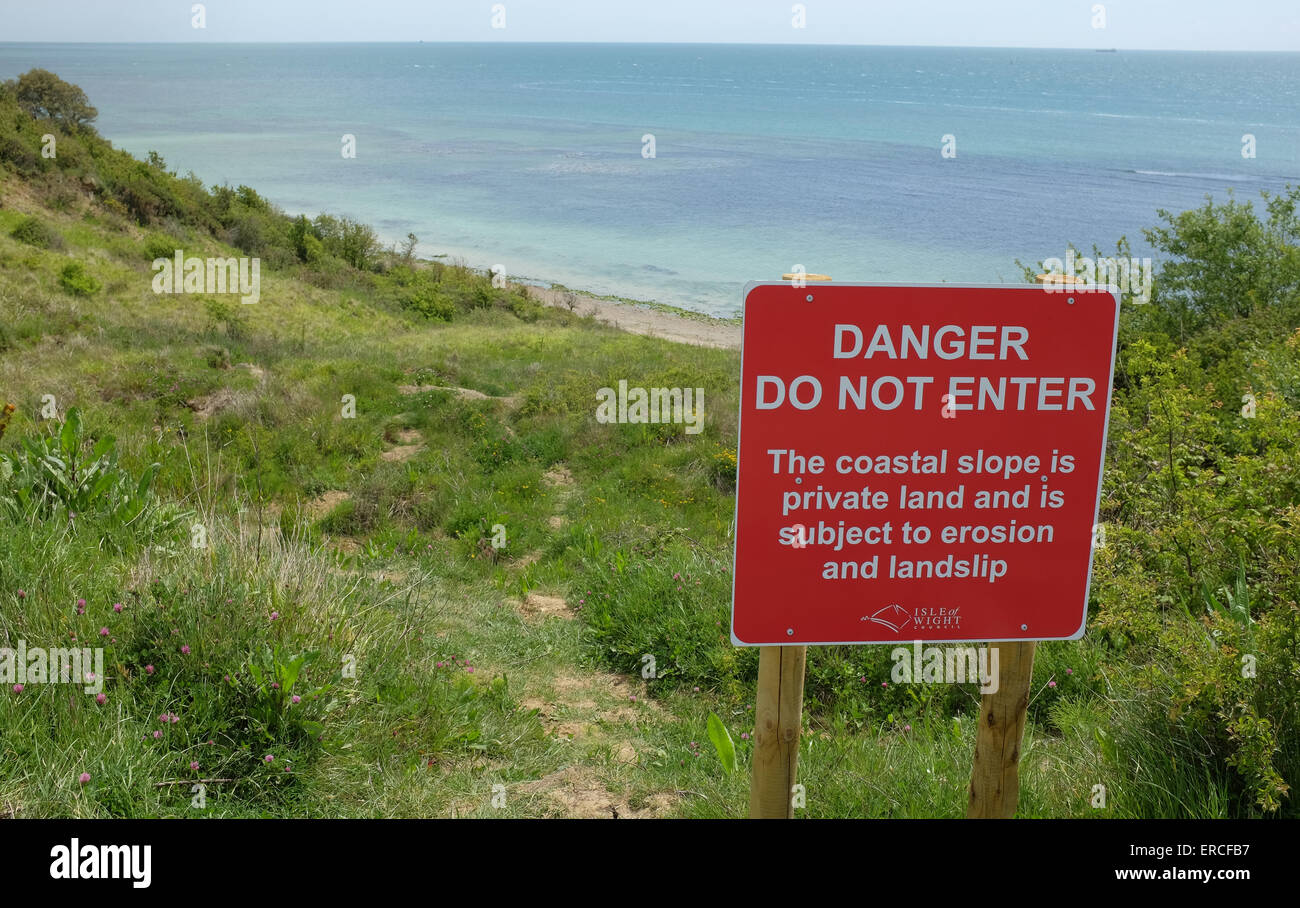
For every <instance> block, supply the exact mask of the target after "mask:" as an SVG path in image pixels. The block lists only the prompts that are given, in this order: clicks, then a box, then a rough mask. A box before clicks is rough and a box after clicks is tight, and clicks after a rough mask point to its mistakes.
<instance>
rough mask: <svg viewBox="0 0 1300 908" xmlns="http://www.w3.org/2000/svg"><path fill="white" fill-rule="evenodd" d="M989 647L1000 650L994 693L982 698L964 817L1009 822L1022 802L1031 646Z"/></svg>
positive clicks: (1031, 673)
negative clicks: (1022, 755) (973, 762)
mask: <svg viewBox="0 0 1300 908" xmlns="http://www.w3.org/2000/svg"><path fill="white" fill-rule="evenodd" d="M989 645H990V646H996V647H997V649H998V689H997V690H996V691H995V692H993V693H991V694H985V695H984V696H983V697H981V698H980V721H979V728H978V729H977V730H976V733H975V765H974V767H973V768H972V770H971V776H970V803H969V804H968V806H967V808H966V816H967V817H969V818H971V819H1010V818H1011V817H1013V816H1015V814H1016V802H1017V801H1018V800H1019V799H1020V742H1021V739H1022V738H1023V737H1024V733H1025V713H1026V710H1027V709H1028V708H1029V684H1030V680H1031V679H1032V677H1033V674H1034V646H1035V643H1034V641H1032V640H1031V641H1028V642H1025V643H1018V642H1011V643H997V644H989Z"/></svg>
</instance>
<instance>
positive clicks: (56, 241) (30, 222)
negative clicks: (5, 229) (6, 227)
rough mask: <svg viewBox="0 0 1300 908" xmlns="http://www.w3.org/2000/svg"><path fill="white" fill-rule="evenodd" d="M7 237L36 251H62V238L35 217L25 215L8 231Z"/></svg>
mask: <svg viewBox="0 0 1300 908" xmlns="http://www.w3.org/2000/svg"><path fill="white" fill-rule="evenodd" d="M9 235H10V236H11V237H13V238H14V239H16V240H17V241H18V242H20V243H26V244H27V245H28V246H35V247H37V248H38V249H62V248H63V237H61V236H60V235H59V234H58V233H57V232H56V231H55V230H54V228H52V227H49V226H47V225H46V224H45V223H44V222H43V221H41V220H40V219H39V218H37V217H36V216H35V215H30V214H29V215H27V216H26V217H24V218H23V219H22V220H21V221H19V222H18V223H17V225H15V227H14V229H13V230H11V231H9Z"/></svg>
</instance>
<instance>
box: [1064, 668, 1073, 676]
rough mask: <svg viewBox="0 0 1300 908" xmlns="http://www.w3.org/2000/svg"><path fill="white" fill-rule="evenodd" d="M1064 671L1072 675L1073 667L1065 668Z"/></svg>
mask: <svg viewBox="0 0 1300 908" xmlns="http://www.w3.org/2000/svg"><path fill="white" fill-rule="evenodd" d="M1065 673H1066V674H1067V675H1073V674H1074V669H1072V668H1067V669H1066V670H1065Z"/></svg>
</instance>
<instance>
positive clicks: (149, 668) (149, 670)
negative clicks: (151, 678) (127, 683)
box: [144, 665, 153, 675]
mask: <svg viewBox="0 0 1300 908" xmlns="http://www.w3.org/2000/svg"><path fill="white" fill-rule="evenodd" d="M144 673H145V674H146V675H152V674H153V666H152V665H146V666H145V667H144Z"/></svg>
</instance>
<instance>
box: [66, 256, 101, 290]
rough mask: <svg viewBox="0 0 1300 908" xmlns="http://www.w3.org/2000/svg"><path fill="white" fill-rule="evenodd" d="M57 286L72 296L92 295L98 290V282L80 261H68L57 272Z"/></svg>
mask: <svg viewBox="0 0 1300 908" xmlns="http://www.w3.org/2000/svg"><path fill="white" fill-rule="evenodd" d="M59 286H61V287H62V288H63V289H64V290H66V291H68V292H69V293H71V294H72V295H73V296H92V295H93V294H95V293H98V292H99V288H100V283H99V281H97V280H95V278H94V276H93V275H91V274H88V273H87V272H86V266H85V265H83V264H81V262H69V263H68V264H66V265H64V266H63V270H62V271H60V272H59Z"/></svg>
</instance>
